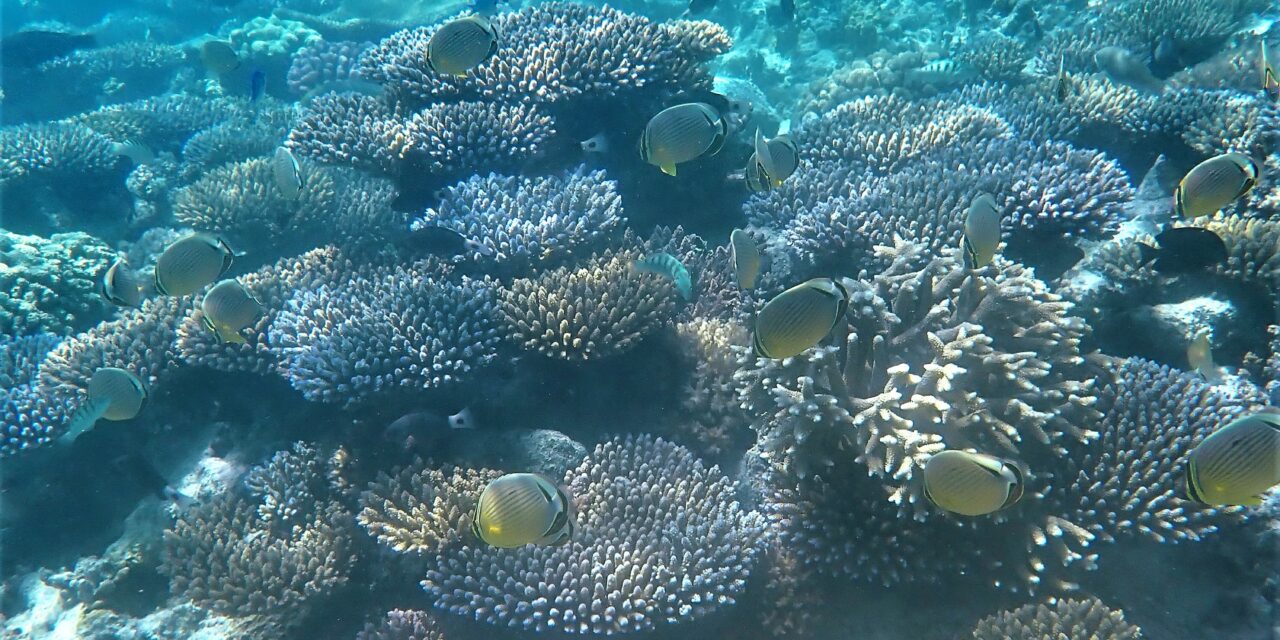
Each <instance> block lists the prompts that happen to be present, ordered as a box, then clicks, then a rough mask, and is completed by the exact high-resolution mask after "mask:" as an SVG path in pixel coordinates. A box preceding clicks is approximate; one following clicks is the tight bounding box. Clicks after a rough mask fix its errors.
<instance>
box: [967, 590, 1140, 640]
mask: <svg viewBox="0 0 1280 640" xmlns="http://www.w3.org/2000/svg"><path fill="white" fill-rule="evenodd" d="M1141 637H1142V630H1141V629H1139V628H1138V627H1137V626H1135V625H1132V624H1129V623H1128V622H1125V619H1124V612H1123V611H1116V610H1114V609H1109V608H1107V606H1106V605H1104V604H1102V601H1100V600H1098V599H1097V598H1093V597H1090V598H1085V599H1083V600H1076V599H1057V598H1053V599H1050V600H1049V601H1048V602H1047V603H1045V604H1029V605H1026V606H1022V607H1018V608H1017V609H1013V610H1011V611H1003V612H1000V613H997V614H994V615H991V616H988V617H986V618H983V619H982V620H981V621H980V622H978V626H976V627H974V629H973V638H974V640H1040V639H1041V638H1060V639H1062V640H1138V638H1141Z"/></svg>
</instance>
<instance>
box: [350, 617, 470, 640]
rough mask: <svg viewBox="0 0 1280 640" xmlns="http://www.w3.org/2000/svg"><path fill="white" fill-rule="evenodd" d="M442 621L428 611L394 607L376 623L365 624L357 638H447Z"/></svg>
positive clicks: (387, 639)
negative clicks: (441, 625)
mask: <svg viewBox="0 0 1280 640" xmlns="http://www.w3.org/2000/svg"><path fill="white" fill-rule="evenodd" d="M447 637H448V636H447V635H446V634H445V632H444V630H443V629H441V628H440V623H438V622H436V619H435V617H433V616H432V615H431V614H430V613H427V612H426V611H416V610H412V609H410V610H404V609H392V610H391V611H388V612H387V615H386V616H384V617H383V618H382V619H381V620H379V621H378V622H376V623H373V622H370V623H367V624H365V626H364V629H362V630H361V631H360V633H358V634H356V640H446V639H447Z"/></svg>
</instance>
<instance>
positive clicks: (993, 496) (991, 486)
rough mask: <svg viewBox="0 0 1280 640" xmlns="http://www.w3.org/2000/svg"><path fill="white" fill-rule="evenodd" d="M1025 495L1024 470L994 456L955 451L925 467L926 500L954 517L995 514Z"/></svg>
mask: <svg viewBox="0 0 1280 640" xmlns="http://www.w3.org/2000/svg"><path fill="white" fill-rule="evenodd" d="M1022 492H1023V476H1022V470H1021V469H1019V468H1018V467H1017V465H1014V464H1011V463H1009V462H1006V461H1004V460H1001V459H999V458H996V457H994V456H989V455H986V454H982V453H971V452H968V451H956V450H954V449H951V450H947V451H942V452H939V453H936V454H934V455H933V456H931V457H930V458H929V461H928V462H926V463H925V465H924V495H925V497H926V498H928V499H929V501H930V502H932V503H933V504H935V505H937V507H938V508H939V509H942V510H944V511H948V512H951V513H956V514H960V515H962V516H984V515H987V514H989V513H995V512H996V511H999V510H1001V509H1005V508H1007V507H1009V506H1011V505H1013V504H1014V503H1016V502H1017V501H1018V500H1019V499H1021V498H1022Z"/></svg>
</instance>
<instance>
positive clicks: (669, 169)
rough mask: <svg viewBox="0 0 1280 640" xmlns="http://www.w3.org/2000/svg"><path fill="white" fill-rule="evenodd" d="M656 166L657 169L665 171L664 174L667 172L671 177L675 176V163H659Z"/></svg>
mask: <svg viewBox="0 0 1280 640" xmlns="http://www.w3.org/2000/svg"><path fill="white" fill-rule="evenodd" d="M658 168H659V169H662V172H663V173H665V174H667V175H669V176H671V177H673V178H674V177H676V165H675V163H670V164H664V165H659V166H658Z"/></svg>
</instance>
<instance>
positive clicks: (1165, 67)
mask: <svg viewBox="0 0 1280 640" xmlns="http://www.w3.org/2000/svg"><path fill="white" fill-rule="evenodd" d="M1151 65H1152V67H1153V68H1154V69H1158V70H1160V72H1162V73H1169V72H1172V71H1175V70H1177V69H1180V68H1182V66H1183V64H1182V52H1181V47H1179V46H1178V41H1177V40H1175V39H1174V38H1173V37H1172V36H1170V35H1168V34H1165V35H1164V36H1161V38H1160V40H1159V41H1158V42H1156V48H1155V50H1153V51H1152V52H1151Z"/></svg>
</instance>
